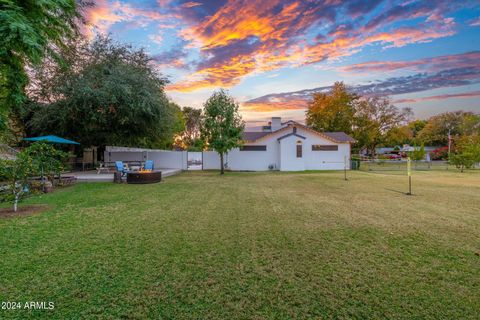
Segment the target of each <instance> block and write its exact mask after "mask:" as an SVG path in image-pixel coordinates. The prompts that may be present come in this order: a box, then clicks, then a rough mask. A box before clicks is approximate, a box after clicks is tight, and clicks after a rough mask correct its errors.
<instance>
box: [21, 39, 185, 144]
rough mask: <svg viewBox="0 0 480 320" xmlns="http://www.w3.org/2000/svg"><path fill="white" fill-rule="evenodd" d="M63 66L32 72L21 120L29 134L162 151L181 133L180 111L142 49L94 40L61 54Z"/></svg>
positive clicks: (109, 41) (106, 40) (84, 142)
mask: <svg viewBox="0 0 480 320" xmlns="http://www.w3.org/2000/svg"><path fill="white" fill-rule="evenodd" d="M64 60H65V61H66V63H67V65H66V66H65V65H58V64H48V65H44V66H42V68H39V69H38V70H37V73H36V76H35V79H41V81H36V82H35V84H36V86H34V88H32V90H31V92H30V94H29V96H30V97H31V99H32V102H31V103H30V105H29V106H28V107H27V108H25V110H24V112H23V114H22V117H23V119H24V121H25V122H26V124H27V130H29V133H30V134H36V135H41V134H57V135H59V136H63V137H67V138H72V139H75V140H76V141H79V142H80V143H81V144H82V145H85V146H90V145H94V146H102V145H109V144H110V145H124V146H143V147H165V146H168V145H170V146H171V144H172V138H173V134H174V133H175V131H176V130H180V131H181V130H182V129H183V128H182V125H181V123H180V124H179V121H180V108H179V107H178V106H177V105H176V104H174V103H171V102H170V101H169V100H168V99H167V97H166V94H165V92H164V87H165V85H166V83H167V80H166V79H165V78H164V77H162V76H161V75H160V74H159V73H158V72H157V70H156V69H154V67H153V65H152V64H151V63H150V62H151V61H150V58H149V57H148V55H147V54H146V53H145V52H144V51H143V50H135V49H133V48H132V47H131V46H129V45H122V44H119V43H116V42H113V41H112V40H111V39H110V38H109V37H98V38H97V39H96V40H95V41H93V43H90V44H89V43H81V44H79V45H78V47H76V48H71V50H66V52H65V59H64Z"/></svg>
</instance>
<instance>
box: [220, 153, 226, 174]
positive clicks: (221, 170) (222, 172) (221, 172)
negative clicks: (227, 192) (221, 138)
mask: <svg viewBox="0 0 480 320" xmlns="http://www.w3.org/2000/svg"><path fill="white" fill-rule="evenodd" d="M224 173H225V172H224V170H223V152H222V153H220V174H224Z"/></svg>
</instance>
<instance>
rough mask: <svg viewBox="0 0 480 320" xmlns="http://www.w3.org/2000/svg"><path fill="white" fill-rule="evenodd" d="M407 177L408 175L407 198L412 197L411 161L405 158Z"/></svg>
mask: <svg viewBox="0 0 480 320" xmlns="http://www.w3.org/2000/svg"><path fill="white" fill-rule="evenodd" d="M407 175H408V193H407V195H408V196H411V195H412V160H411V159H410V157H408V158H407Z"/></svg>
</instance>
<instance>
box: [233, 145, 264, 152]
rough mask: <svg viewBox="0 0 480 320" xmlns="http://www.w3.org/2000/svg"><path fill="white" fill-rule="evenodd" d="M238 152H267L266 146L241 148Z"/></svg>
mask: <svg viewBox="0 0 480 320" xmlns="http://www.w3.org/2000/svg"><path fill="white" fill-rule="evenodd" d="M240 151H267V146H249V145H245V146H241V147H240Z"/></svg>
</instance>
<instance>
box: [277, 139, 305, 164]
mask: <svg viewBox="0 0 480 320" xmlns="http://www.w3.org/2000/svg"><path fill="white" fill-rule="evenodd" d="M285 134H288V133H285ZM305 140H306V139H302V138H300V137H297V136H294V135H292V136H289V137H287V138H284V139H282V140H280V145H281V153H280V162H281V164H282V165H281V167H280V170H281V171H303V170H305V156H306V154H305V148H306V145H305ZM297 141H301V142H302V148H303V151H302V157H301V158H297Z"/></svg>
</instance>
